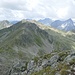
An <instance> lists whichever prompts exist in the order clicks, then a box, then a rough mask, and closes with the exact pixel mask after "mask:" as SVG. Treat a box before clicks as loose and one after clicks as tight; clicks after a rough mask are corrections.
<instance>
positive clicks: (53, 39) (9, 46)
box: [0, 19, 75, 75]
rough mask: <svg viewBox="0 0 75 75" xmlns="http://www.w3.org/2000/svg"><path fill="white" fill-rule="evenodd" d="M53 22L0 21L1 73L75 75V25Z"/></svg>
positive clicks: (8, 74)
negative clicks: (45, 23) (13, 22)
mask: <svg viewBox="0 0 75 75" xmlns="http://www.w3.org/2000/svg"><path fill="white" fill-rule="evenodd" d="M45 20H46V19H45ZM47 20H48V21H46V22H49V19H47ZM41 21H42V20H41ZM51 21H52V20H50V22H49V23H47V24H51V25H52V26H53V27H54V28H53V27H51V26H49V25H44V24H42V23H40V22H38V21H35V20H25V19H23V20H21V21H19V22H17V23H15V24H14V25H12V23H10V22H8V21H6V20H5V21H1V22H0V28H1V29H0V75H75V32H74V24H73V22H72V20H71V19H68V20H66V21H63V22H61V21H58V20H57V21H54V22H53V21H52V22H51ZM44 22H45V21H44ZM58 22H59V23H58ZM63 24H64V25H63ZM2 26H3V27H2ZM57 26H58V27H57ZM71 26H73V28H72V27H71ZM55 28H57V29H55ZM59 28H60V30H58V29H59ZM62 28H63V29H62ZM61 30H64V31H61ZM70 30H71V31H70ZM72 30H73V31H72ZM66 31H67V32H66Z"/></svg>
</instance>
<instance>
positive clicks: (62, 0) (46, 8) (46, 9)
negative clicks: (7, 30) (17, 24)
mask: <svg viewBox="0 0 75 75" xmlns="http://www.w3.org/2000/svg"><path fill="white" fill-rule="evenodd" d="M26 18H30V19H39V18H51V19H68V18H72V19H74V18H75V0H0V20H4V19H7V20H21V19H26Z"/></svg>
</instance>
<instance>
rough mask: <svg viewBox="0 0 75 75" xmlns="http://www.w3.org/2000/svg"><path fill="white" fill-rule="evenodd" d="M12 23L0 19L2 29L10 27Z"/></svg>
mask: <svg viewBox="0 0 75 75" xmlns="http://www.w3.org/2000/svg"><path fill="white" fill-rule="evenodd" d="M11 25H12V24H11V23H10V22H9V21H8V20H3V21H0V29H3V28H8V27H10V26H11Z"/></svg>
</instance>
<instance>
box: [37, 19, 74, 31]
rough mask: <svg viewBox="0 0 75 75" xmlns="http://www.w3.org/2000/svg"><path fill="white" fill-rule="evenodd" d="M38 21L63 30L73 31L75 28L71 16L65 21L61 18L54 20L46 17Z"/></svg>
mask: <svg viewBox="0 0 75 75" xmlns="http://www.w3.org/2000/svg"><path fill="white" fill-rule="evenodd" d="M38 22H40V23H42V24H45V25H49V26H52V27H54V28H57V29H59V30H63V31H71V30H74V29H75V25H74V24H75V23H74V22H73V21H72V19H71V18H70V19H68V20H65V21H60V20H55V21H52V20H51V19H49V18H45V19H42V20H38Z"/></svg>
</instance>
